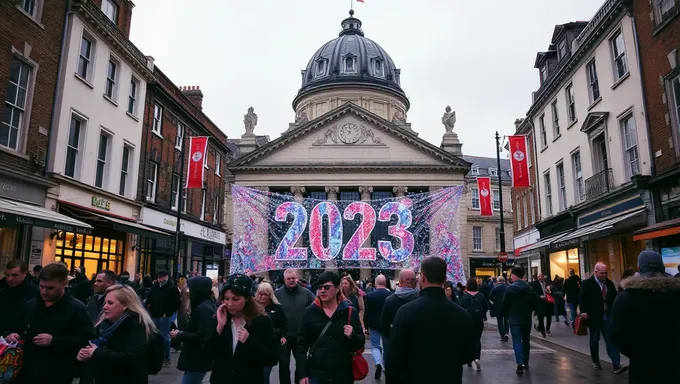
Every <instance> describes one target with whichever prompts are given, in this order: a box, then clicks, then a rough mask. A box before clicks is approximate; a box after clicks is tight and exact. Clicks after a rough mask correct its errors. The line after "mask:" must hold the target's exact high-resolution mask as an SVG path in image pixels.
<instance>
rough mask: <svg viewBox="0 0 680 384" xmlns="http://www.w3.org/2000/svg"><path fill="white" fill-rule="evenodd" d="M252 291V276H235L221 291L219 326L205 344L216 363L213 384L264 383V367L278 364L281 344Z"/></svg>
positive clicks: (228, 280)
mask: <svg viewBox="0 0 680 384" xmlns="http://www.w3.org/2000/svg"><path fill="white" fill-rule="evenodd" d="M252 289H253V280H252V279H251V278H250V277H248V276H246V275H243V274H234V275H231V276H229V279H227V282H226V284H225V285H224V288H222V292H220V298H219V302H220V305H219V307H218V308H217V313H216V315H217V316H216V317H217V326H216V327H215V328H214V330H212V331H211V334H210V335H209V336H208V338H207V340H206V342H205V345H204V347H205V349H206V351H209V353H210V356H208V358H212V360H213V367H212V373H211V375H210V383H212V384H217V383H261V382H262V381H263V372H264V367H271V366H273V365H276V364H277V362H278V346H279V344H280V343H279V341H278V340H276V336H275V335H274V327H273V326H272V322H271V319H270V318H269V317H268V316H267V315H265V313H264V309H263V308H262V306H261V305H260V304H259V303H258V302H257V301H256V300H255V298H253V296H252Z"/></svg>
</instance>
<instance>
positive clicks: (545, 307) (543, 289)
mask: <svg viewBox="0 0 680 384" xmlns="http://www.w3.org/2000/svg"><path fill="white" fill-rule="evenodd" d="M529 285H530V286H531V287H532V288H533V289H534V291H535V292H536V294H537V295H538V297H539V298H540V299H541V300H539V301H538V303H536V317H538V331H539V332H541V335H542V336H543V337H545V336H546V333H547V334H548V335H549V336H550V325H551V324H552V308H553V304H549V303H548V302H547V301H546V299H545V298H546V294H547V293H548V286H549V285H550V283H548V281H546V280H545V275H544V274H543V273H539V274H538V277H537V279H536V280H534V281H532V282H531V284H529Z"/></svg>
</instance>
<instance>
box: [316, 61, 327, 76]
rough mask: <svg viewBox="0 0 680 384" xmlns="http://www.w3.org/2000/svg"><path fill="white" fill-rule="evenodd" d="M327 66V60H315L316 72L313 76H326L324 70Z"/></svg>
mask: <svg viewBox="0 0 680 384" xmlns="http://www.w3.org/2000/svg"><path fill="white" fill-rule="evenodd" d="M327 68H328V61H327V60H319V61H317V62H316V73H315V77H320V76H326V70H327Z"/></svg>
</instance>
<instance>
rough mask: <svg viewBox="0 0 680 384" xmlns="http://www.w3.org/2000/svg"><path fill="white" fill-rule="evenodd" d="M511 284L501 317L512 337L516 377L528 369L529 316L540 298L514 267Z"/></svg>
mask: <svg viewBox="0 0 680 384" xmlns="http://www.w3.org/2000/svg"><path fill="white" fill-rule="evenodd" d="M510 278H511V279H512V284H510V285H509V286H508V289H507V290H506V291H505V296H503V317H504V318H505V319H507V320H508V324H509V325H510V334H511V335H512V349H513V351H514V352H515V361H516V362H517V370H516V371H515V372H516V373H517V374H518V375H521V374H523V373H524V370H525V369H527V368H529V353H530V351H531V344H530V341H531V314H532V313H533V311H534V309H535V307H536V305H537V304H538V303H539V301H541V300H540V298H539V297H538V294H536V291H535V290H534V289H533V288H532V287H531V286H529V284H528V283H527V282H526V281H525V280H524V269H522V267H514V268H512V270H511V271H510Z"/></svg>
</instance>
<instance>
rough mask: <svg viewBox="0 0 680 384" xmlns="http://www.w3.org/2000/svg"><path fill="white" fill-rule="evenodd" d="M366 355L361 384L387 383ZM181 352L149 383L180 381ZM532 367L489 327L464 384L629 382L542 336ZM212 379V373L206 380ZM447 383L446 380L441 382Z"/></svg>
mask: <svg viewBox="0 0 680 384" xmlns="http://www.w3.org/2000/svg"><path fill="white" fill-rule="evenodd" d="M364 356H365V357H366V360H367V361H368V363H369V366H370V368H371V372H370V374H369V376H368V377H367V378H366V379H364V380H363V381H360V382H357V383H361V384H373V383H384V376H383V379H382V380H376V379H374V378H373V372H374V366H373V360H372V358H371V355H370V349H369V348H368V344H367V348H366V352H364ZM178 358H179V353H173V354H172V360H173V365H172V367H168V368H163V370H162V371H161V372H160V373H159V374H158V375H156V376H149V383H150V384H161V383H180V381H181V377H182V372H180V371H178V370H177V369H176V368H174V367H176V366H177V359H178ZM530 361H531V367H530V369H529V370H528V371H526V372H525V373H524V375H522V376H521V377H518V376H517V375H516V374H515V368H516V364H515V356H514V353H513V351H512V340H511V341H508V342H502V341H500V339H499V336H498V333H497V331H496V330H495V329H492V328H491V327H489V328H488V329H487V330H486V331H485V332H484V334H483V335H482V359H481V363H482V369H481V371H475V370H474V369H472V368H467V367H465V368H464V369H463V382H464V383H479V384H482V383H484V384H512V383H552V384H561V383H564V384H567V383H569V384H573V383H599V384H610V383H611V384H613V383H621V384H623V383H627V382H628V374H627V373H622V374H619V375H614V373H613V372H612V366H611V364H609V363H607V362H603V364H602V367H603V370H602V371H595V370H593V368H592V365H591V363H590V358H589V357H588V356H587V355H585V354H582V353H579V352H576V351H574V350H571V349H568V348H563V347H561V346H559V345H556V344H554V343H549V342H546V341H543V340H540V339H534V341H532V350H531V360H530ZM208 382H209V374H208V377H206V379H205V381H204V383H208ZM278 383H279V380H278V367H274V370H273V371H272V375H271V384H278ZM442 383H444V381H442Z"/></svg>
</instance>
